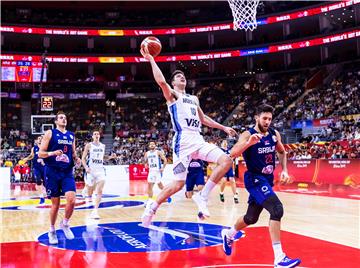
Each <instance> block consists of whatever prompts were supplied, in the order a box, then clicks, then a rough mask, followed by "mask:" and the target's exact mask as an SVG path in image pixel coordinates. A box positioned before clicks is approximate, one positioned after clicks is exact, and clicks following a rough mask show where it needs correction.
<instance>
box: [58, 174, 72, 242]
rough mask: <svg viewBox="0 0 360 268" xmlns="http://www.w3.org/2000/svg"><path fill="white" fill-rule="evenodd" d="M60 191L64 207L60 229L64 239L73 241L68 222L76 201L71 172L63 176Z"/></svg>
mask: <svg viewBox="0 0 360 268" xmlns="http://www.w3.org/2000/svg"><path fill="white" fill-rule="evenodd" d="M61 189H62V192H63V193H65V199H66V205H65V215H64V219H63V221H62V222H60V227H61V229H62V230H63V231H64V234H65V237H66V238H67V239H74V234H73V233H72V231H71V230H70V227H69V220H70V218H71V216H72V214H73V212H74V207H75V201H76V186H75V178H74V176H73V174H72V171H69V172H66V173H64V174H63V176H62V179H61Z"/></svg>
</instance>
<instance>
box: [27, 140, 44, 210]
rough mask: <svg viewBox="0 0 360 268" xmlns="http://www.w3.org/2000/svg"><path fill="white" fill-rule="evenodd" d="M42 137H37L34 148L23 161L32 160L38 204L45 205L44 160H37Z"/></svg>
mask: <svg viewBox="0 0 360 268" xmlns="http://www.w3.org/2000/svg"><path fill="white" fill-rule="evenodd" d="M42 138H43V136H42V135H41V136H39V137H37V139H36V140H35V141H34V147H33V148H31V153H30V155H28V156H27V157H25V158H24V159H23V161H24V162H27V161H29V160H32V162H33V163H32V168H33V174H34V178H35V183H36V185H35V189H36V191H37V193H38V194H39V197H40V204H43V203H45V199H44V187H43V184H44V183H45V181H44V178H45V177H44V166H45V163H44V160H43V159H41V158H39V150H40V148H39V146H40V144H41V140H42Z"/></svg>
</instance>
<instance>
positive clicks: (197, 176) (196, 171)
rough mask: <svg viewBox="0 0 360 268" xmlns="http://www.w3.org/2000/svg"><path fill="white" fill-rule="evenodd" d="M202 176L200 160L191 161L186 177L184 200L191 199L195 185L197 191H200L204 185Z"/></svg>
mask: <svg viewBox="0 0 360 268" xmlns="http://www.w3.org/2000/svg"><path fill="white" fill-rule="evenodd" d="M204 176H205V174H204V162H203V161H201V160H200V159H193V160H191V162H190V164H189V167H188V174H187V175H186V192H185V196H186V198H191V197H192V195H193V192H194V187H195V185H196V188H197V190H198V191H201V190H202V188H203V187H204V185H205V179H204Z"/></svg>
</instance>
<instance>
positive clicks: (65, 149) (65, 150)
mask: <svg viewBox="0 0 360 268" xmlns="http://www.w3.org/2000/svg"><path fill="white" fill-rule="evenodd" d="M67 151H68V148H67V146H66V145H65V146H64V151H63V152H64V153H66V152H67Z"/></svg>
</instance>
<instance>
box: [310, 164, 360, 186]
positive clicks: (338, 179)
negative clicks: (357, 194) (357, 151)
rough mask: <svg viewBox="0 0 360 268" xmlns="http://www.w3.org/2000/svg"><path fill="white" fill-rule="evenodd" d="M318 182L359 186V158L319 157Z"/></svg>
mask: <svg viewBox="0 0 360 268" xmlns="http://www.w3.org/2000/svg"><path fill="white" fill-rule="evenodd" d="M318 162H319V172H318V174H317V178H316V183H318V184H344V185H348V186H351V187H359V188H360V159H320V160H318Z"/></svg>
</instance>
